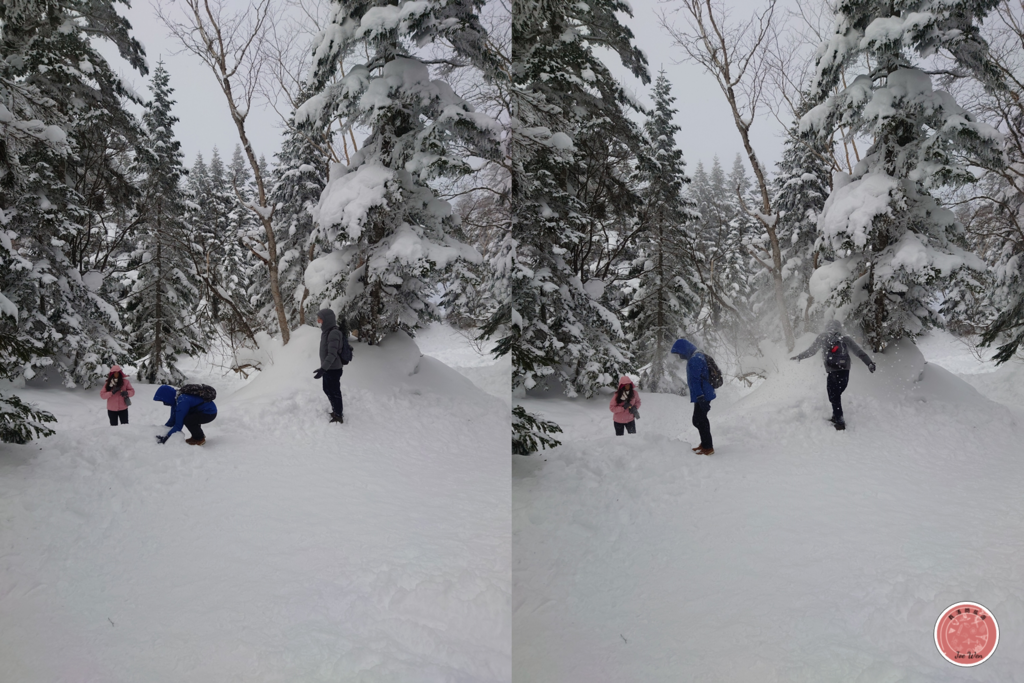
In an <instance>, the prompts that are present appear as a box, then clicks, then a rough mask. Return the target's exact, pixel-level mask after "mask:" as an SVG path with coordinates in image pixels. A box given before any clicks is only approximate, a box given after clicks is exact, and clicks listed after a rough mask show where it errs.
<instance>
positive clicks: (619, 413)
mask: <svg viewBox="0 0 1024 683" xmlns="http://www.w3.org/2000/svg"><path fill="white" fill-rule="evenodd" d="M608 408H609V409H610V410H611V411H612V421H613V423H614V424H615V436H622V434H623V432H629V433H630V434H636V419H637V418H638V417H640V393H639V392H638V391H637V390H636V387H635V386H633V380H631V379H630V378H629V377H626V376H625V375H623V376H622V377H620V378H619V388H618V389H617V390H616V391H615V395H614V396H612V402H611V403H610V404H609V405H608Z"/></svg>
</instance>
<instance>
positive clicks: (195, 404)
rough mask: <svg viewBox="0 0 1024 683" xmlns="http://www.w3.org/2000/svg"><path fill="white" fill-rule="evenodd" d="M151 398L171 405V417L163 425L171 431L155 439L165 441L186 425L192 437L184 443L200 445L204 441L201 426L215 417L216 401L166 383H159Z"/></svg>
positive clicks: (204, 437) (204, 435)
mask: <svg viewBox="0 0 1024 683" xmlns="http://www.w3.org/2000/svg"><path fill="white" fill-rule="evenodd" d="M153 400H154V401H160V402H161V403H163V404H164V405H165V406H170V407H171V417H170V419H168V420H167V423H166V424H164V426H165V427H170V428H171V431H169V432H167V435H166V436H158V437H156V440H157V441H159V442H160V443H167V440H168V439H169V438H171V435H172V434H174V433H175V432H180V431H181V429H182V427H188V431H189V433H191V434H192V438H190V439H185V443H187V444H188V445H190V446H202V445H203V444H204V443H206V434H205V433H204V432H203V427H202V426H203V425H204V424H208V423H210V422H213V421H214V419H216V417H217V404H216V403H214V402H213V401H207V400H206V399H205V398H203V397H202V396H196V395H194V394H184V393H181V392H179V391H177V390H176V389H175V388H174V387H172V386H168V385H166V384H162V385H160V387H159V388H158V389H157V390H156V394H155V395H154V396H153Z"/></svg>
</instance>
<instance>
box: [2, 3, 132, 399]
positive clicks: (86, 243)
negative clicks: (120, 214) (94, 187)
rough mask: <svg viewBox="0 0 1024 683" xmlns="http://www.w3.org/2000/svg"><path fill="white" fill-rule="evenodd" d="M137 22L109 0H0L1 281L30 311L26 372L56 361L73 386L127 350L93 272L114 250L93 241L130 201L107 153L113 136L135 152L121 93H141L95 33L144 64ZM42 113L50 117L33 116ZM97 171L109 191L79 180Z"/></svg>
mask: <svg viewBox="0 0 1024 683" xmlns="http://www.w3.org/2000/svg"><path fill="white" fill-rule="evenodd" d="M130 28H131V27H130V25H129V23H128V22H127V20H125V19H124V18H122V17H120V16H118V14H117V12H116V11H115V9H114V7H113V3H112V2H110V1H109V0H96V1H95V2H91V3H89V8H88V11H87V12H84V11H82V8H81V7H80V3H78V2H73V1H71V0H63V1H62V0H56V1H53V2H37V1H35V0H26V1H25V2H18V3H3V5H0V31H2V40H0V44H2V46H3V47H2V49H3V54H2V57H3V59H0V88H2V89H3V90H4V92H3V98H4V104H3V107H4V109H3V111H2V112H0V127H2V129H3V139H4V144H3V145H2V146H3V147H4V149H3V150H0V158H2V159H3V164H4V168H3V173H2V175H3V183H4V185H5V191H4V192H3V193H0V217H2V218H0V223H2V224H3V231H4V233H5V237H4V240H3V243H4V247H5V248H4V249H3V250H2V251H3V253H2V254H0V259H2V263H0V281H2V282H0V286H2V291H3V293H4V295H5V297H6V298H7V299H8V300H9V301H10V302H12V304H13V305H14V306H15V307H16V309H18V310H19V311H21V312H22V315H20V316H18V318H17V325H18V331H17V333H16V335H15V337H16V340H17V341H19V342H23V343H24V344H25V347H26V348H28V347H30V348H31V349H32V353H31V355H30V357H29V358H28V360H27V361H25V363H24V365H23V371H24V374H25V375H26V376H29V377H31V376H33V375H34V374H35V373H36V371H37V370H38V369H39V368H41V367H45V366H53V367H54V368H55V369H56V371H57V372H58V373H59V374H60V375H61V376H62V378H63V381H64V383H65V384H67V385H68V386H76V385H79V384H81V385H84V386H90V385H91V384H92V382H93V381H95V380H96V378H97V377H99V376H102V374H103V367H102V366H104V365H106V364H108V363H110V362H113V361H116V360H122V359H123V358H125V356H126V347H125V346H124V345H123V344H122V339H123V332H122V330H121V323H120V319H119V316H118V311H117V309H116V308H115V307H114V306H113V305H112V304H111V302H110V300H109V296H108V293H107V289H108V286H109V285H108V284H106V283H105V281H104V273H103V272H101V271H97V270H96V268H97V267H103V268H105V266H101V265H100V264H99V263H98V262H97V258H96V257H97V254H102V255H105V256H109V255H110V252H109V250H108V251H105V252H104V251H103V250H102V249H100V250H97V249H94V248H93V247H92V246H91V244H90V240H96V241H99V240H104V241H105V240H106V233H105V229H104V226H103V219H104V218H105V217H106V216H105V215H103V212H105V211H107V209H108V207H111V206H119V207H122V208H124V207H126V206H127V204H128V202H129V201H130V199H131V197H130V196H129V195H130V194H131V187H130V184H129V183H127V182H125V179H124V178H123V177H122V176H121V175H120V169H119V168H118V167H117V165H116V164H113V163H109V159H108V158H107V157H106V156H105V153H106V151H107V150H108V149H111V145H119V146H120V151H119V152H118V153H122V154H123V153H127V151H128V150H127V145H126V144H124V141H125V140H129V141H130V140H131V139H132V137H133V136H134V134H135V130H134V126H135V122H134V119H133V118H132V116H131V115H130V114H129V113H128V112H127V111H125V109H124V102H126V101H128V100H131V99H133V95H132V94H131V92H130V91H129V90H128V89H127V88H125V87H124V85H123V84H122V82H121V80H120V78H119V77H117V76H116V75H115V74H114V73H113V71H112V70H111V69H110V66H109V64H108V63H107V62H106V60H105V59H104V58H103V57H102V56H101V55H100V54H99V53H98V52H97V51H96V50H95V49H94V48H93V46H92V44H91V38H92V36H96V35H100V36H103V37H105V38H108V39H110V40H112V41H113V42H114V43H115V44H116V45H117V46H118V49H119V50H120V52H121V54H122V55H123V56H124V57H125V58H126V59H128V61H129V62H130V63H131V65H132V66H133V67H135V68H136V69H137V70H139V71H140V72H142V73H145V71H146V68H145V63H144V59H143V52H142V48H141V46H140V45H139V43H138V42H137V41H135V40H134V39H133V38H131V36H130V35H129V31H130ZM39 116H43V117H46V120H43V121H35V122H31V121H30V119H35V118H37V117H39ZM104 126H106V127H107V130H104ZM79 136H80V137H81V139H78V137H79ZM44 142H45V143H49V144H43V143H44ZM97 159H98V161H96V162H95V163H93V162H94V161H95V160H97ZM90 178H91V179H92V180H94V181H95V180H98V181H100V185H101V186H103V187H104V191H102V192H100V193H97V194H94V195H93V194H90V195H89V196H88V197H87V196H83V194H82V193H81V192H79V191H77V189H76V187H75V184H76V183H79V184H80V186H81V187H82V188H83V189H84V187H85V185H87V184H88V183H87V182H86V181H88V180H89V179H90ZM121 202H124V204H119V203H121ZM95 243H96V242H95V241H93V242H92V244H95ZM28 312H31V314H29V313H28Z"/></svg>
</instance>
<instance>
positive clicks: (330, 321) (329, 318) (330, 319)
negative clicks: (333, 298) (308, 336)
mask: <svg viewBox="0 0 1024 683" xmlns="http://www.w3.org/2000/svg"><path fill="white" fill-rule="evenodd" d="M316 317H318V318H320V320H322V321H323V322H321V323H320V329H321V330H323V331H324V332H326V331H327V330H329V329H331V328H332V327H336V326H337V324H338V318H337V317H335V315H334V311H332V310H331V309H329V308H321V309H320V310H319V311H317V312H316Z"/></svg>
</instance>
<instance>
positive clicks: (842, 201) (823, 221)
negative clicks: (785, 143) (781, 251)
mask: <svg viewBox="0 0 1024 683" xmlns="http://www.w3.org/2000/svg"><path fill="white" fill-rule="evenodd" d="M837 175H839V174H837ZM843 175H845V174H843ZM847 177H848V176H847ZM898 186H899V182H898V181H897V180H896V179H895V178H893V177H892V176H888V175H886V174H884V173H869V174H868V175H866V176H864V177H863V178H859V179H858V180H855V181H853V182H849V183H846V184H845V185H843V186H841V187H836V189H835V190H834V191H833V192H832V194H831V195H829V198H828V200H827V201H826V202H825V208H824V210H822V212H821V216H820V217H819V219H818V231H819V232H820V233H821V234H822V235H824V236H825V239H827V240H829V241H830V242H831V243H832V245H833V248H837V249H838V248H841V247H842V244H843V242H845V241H846V240H849V241H850V242H852V243H853V244H854V245H856V246H858V247H863V246H864V245H865V244H867V241H868V234H869V233H870V231H871V226H872V224H873V223H874V221H875V218H877V217H878V216H880V215H891V213H892V211H891V209H890V206H889V204H890V202H891V201H892V198H893V196H894V195H895V193H896V192H897V188H898Z"/></svg>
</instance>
